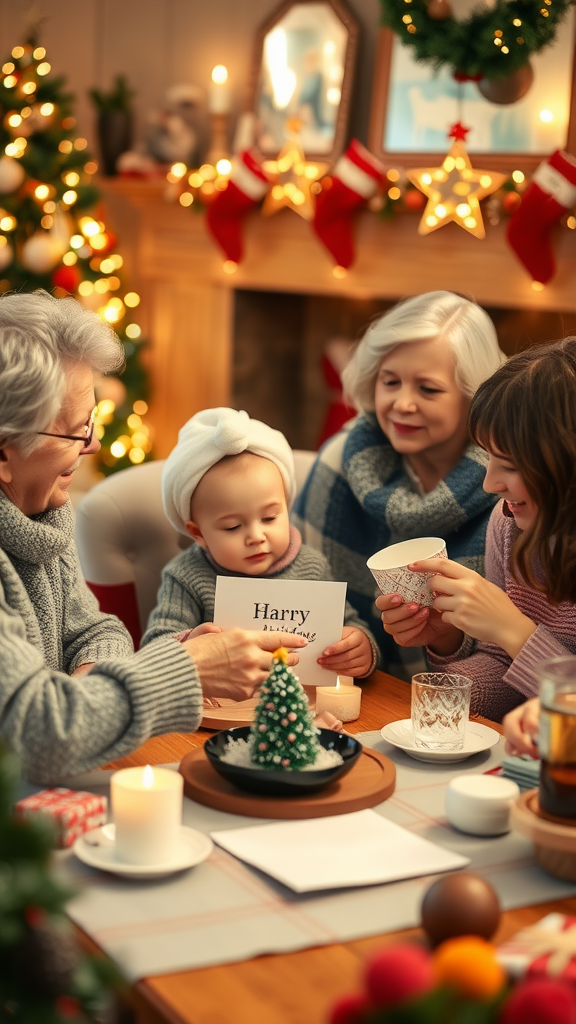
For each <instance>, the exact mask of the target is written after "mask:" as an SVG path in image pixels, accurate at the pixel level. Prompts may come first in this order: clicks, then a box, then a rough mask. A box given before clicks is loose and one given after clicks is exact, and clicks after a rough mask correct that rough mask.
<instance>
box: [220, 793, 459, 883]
mask: <svg viewBox="0 0 576 1024" xmlns="http://www.w3.org/2000/svg"><path fill="white" fill-rule="evenodd" d="M210 835H211V837H212V839H213V840H214V842H215V843H218V845H219V846H222V847H223V848H224V849H225V850H228V852H229V853H231V854H233V855H234V856H235V857H238V858H239V859H240V860H243V861H245V862H246V863H247V864H251V865H252V866H253V867H255V868H259V869H260V871H265V872H266V873H267V874H268V875H271V876H272V878H276V879H277V880H278V881H279V882H282V883H283V885H287V886H288V887H289V888H290V889H293V890H294V892H313V891H316V890H320V889H340V888H344V887H346V886H353V885H375V884H378V883H381V882H393V881H397V880H398V879H400V878H416V877H418V876H419V875H433V874H437V873H438V872H441V871H453V870H454V869H455V868H461V867H464V866H465V865H466V864H469V863H470V861H469V859H468V858H467V857H462V856H460V854H457V853H452V852H451V851H450V850H444V849H442V847H440V846H436V844H435V843H431V842H429V840H427V839H422V838H421V836H418V835H414V834H413V833H412V832H408V831H407V830H406V829H404V828H402V827H401V826H400V825H396V824H395V823H394V822H393V821H388V820H387V819H386V818H382V817H380V815H379V814H376V813H375V812H374V811H370V810H366V811H354V813H352V814H339V815H336V816H334V817H330V818H313V819H311V820H307V821H283V822H278V823H277V824H276V823H275V824H273V825H256V826H253V827H249V828H237V829H226V830H225V831H221V832H211V833H210Z"/></svg>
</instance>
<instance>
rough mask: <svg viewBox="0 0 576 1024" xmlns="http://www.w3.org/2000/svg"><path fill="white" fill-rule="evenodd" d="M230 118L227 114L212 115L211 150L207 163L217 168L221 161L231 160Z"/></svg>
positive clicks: (212, 113)
mask: <svg viewBox="0 0 576 1024" xmlns="http://www.w3.org/2000/svg"><path fill="white" fill-rule="evenodd" d="M228 118H229V115H228V114H227V113H214V112H211V113H210V124H211V128H210V149H209V150H208V155H207V157H206V163H207V164H212V166H213V167H215V166H216V164H217V163H218V161H219V160H229V159H230V154H229V151H228Z"/></svg>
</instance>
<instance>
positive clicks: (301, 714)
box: [250, 647, 320, 771]
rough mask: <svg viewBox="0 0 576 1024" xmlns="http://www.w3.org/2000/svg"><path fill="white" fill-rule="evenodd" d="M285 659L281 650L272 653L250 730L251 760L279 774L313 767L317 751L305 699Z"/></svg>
mask: <svg viewBox="0 0 576 1024" xmlns="http://www.w3.org/2000/svg"><path fill="white" fill-rule="evenodd" d="M287 658H288V654H287V651H286V650H285V649H284V648H283V647H280V648H279V649H278V650H277V651H274V656H273V662H272V669H271V671H270V675H269V676H268V679H267V680H266V682H265V684H264V685H263V686H262V689H261V691H260V700H259V702H258V706H257V708H256V714H255V717H254V722H253V724H252V726H251V729H250V753H251V756H252V760H253V761H254V762H255V763H256V764H258V765H261V766H262V767H267V768H271V769H273V770H278V771H292V770H294V769H296V770H299V769H301V768H304V767H305V766H306V765H310V764H314V762H315V760H316V758H317V756H318V752H319V750H320V745H319V743H318V739H317V730H316V727H315V726H314V725H313V724H312V713H311V711H310V710H309V708H308V698H307V697H306V694H305V693H304V690H303V689H302V687H301V685H300V682H299V680H298V678H297V677H296V676H295V675H293V674H292V672H291V671H290V669H289V668H288V665H287Z"/></svg>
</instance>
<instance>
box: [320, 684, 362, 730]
mask: <svg viewBox="0 0 576 1024" xmlns="http://www.w3.org/2000/svg"><path fill="white" fill-rule="evenodd" d="M361 701H362V690H361V689H360V687H359V686H354V684H353V682H352V684H351V685H346V686H344V685H342V683H341V682H340V680H339V681H338V685H337V686H317V687H316V710H315V713H316V714H317V715H321V714H322V713H323V712H324V711H329V712H331V714H333V715H335V716H336V718H339V719H340V721H341V722H355V721H356V719H357V718H359V717H360V704H361Z"/></svg>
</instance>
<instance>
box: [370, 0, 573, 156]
mask: <svg viewBox="0 0 576 1024" xmlns="http://www.w3.org/2000/svg"><path fill="white" fill-rule="evenodd" d="M575 27H576V12H575V11H574V8H572V9H571V10H570V12H569V14H568V17H567V19H566V21H565V22H564V23H563V24H562V27H561V30H560V31H559V33H558V37H557V39H556V41H555V43H554V44H553V45H552V46H549V47H548V48H547V49H544V50H543V51H542V52H541V53H539V54H537V55H536V56H535V57H533V58H532V60H531V64H532V67H533V70H534V81H533V83H532V85H531V87H530V88H529V89H528V91H527V92H526V94H525V95H524V96H523V97H522V99H520V100H517V101H516V102H515V103H511V104H506V105H503V104H497V103H491V102H489V101H488V100H487V99H485V98H484V96H482V94H481V93H480V92H479V90H478V88H477V86H476V84H475V83H474V82H465V83H462V84H459V83H457V82H456V81H455V80H454V78H453V77H452V73H451V71H450V70H449V69H447V68H442V70H441V71H440V72H439V73H438V74H436V75H435V74H434V73H433V71H432V69H431V67H430V66H429V65H427V64H422V63H418V62H417V61H416V60H415V59H414V57H413V51H412V48H411V47H410V46H405V45H403V43H402V42H401V41H400V39H399V37H398V36H397V35H396V34H395V33H393V32H392V31H391V30H390V29H387V28H382V29H380V34H379V39H378V50H377V56H376V69H375V75H374V89H373V94H372V110H371V117H370V133H369V146H370V149H371V151H372V152H373V153H374V154H376V156H378V157H380V159H382V160H383V161H384V163H385V164H386V165H387V166H388V167H389V166H393V165H395V164H397V165H398V166H404V167H418V166H426V165H427V164H432V163H434V161H435V160H437V159H438V157H440V156H443V155H444V154H445V153H446V152H447V150H448V148H449V145H450V142H449V139H448V131H449V130H450V126H451V125H453V124H454V123H455V122H456V121H462V122H463V123H464V125H465V126H466V127H468V128H470V132H469V134H468V136H467V138H466V148H467V149H468V152H469V153H470V156H471V158H472V161H473V164H474V166H475V167H479V168H482V167H486V168H491V169H492V170H500V171H508V172H510V171H513V170H514V169H516V168H518V169H520V170H523V171H528V172H531V171H533V170H534V169H535V168H536V167H537V165H538V164H539V163H540V161H541V160H542V159H543V158H544V157H547V156H549V155H550V154H551V153H553V152H554V150H556V149H567V150H568V151H569V152H571V153H574V152H575V151H576V62H575Z"/></svg>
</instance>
